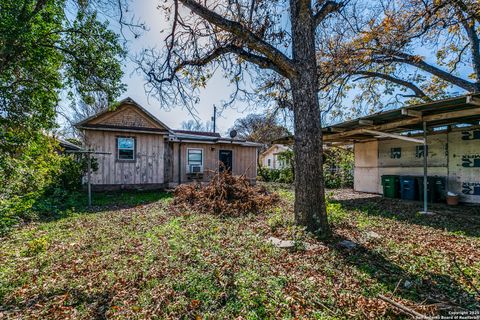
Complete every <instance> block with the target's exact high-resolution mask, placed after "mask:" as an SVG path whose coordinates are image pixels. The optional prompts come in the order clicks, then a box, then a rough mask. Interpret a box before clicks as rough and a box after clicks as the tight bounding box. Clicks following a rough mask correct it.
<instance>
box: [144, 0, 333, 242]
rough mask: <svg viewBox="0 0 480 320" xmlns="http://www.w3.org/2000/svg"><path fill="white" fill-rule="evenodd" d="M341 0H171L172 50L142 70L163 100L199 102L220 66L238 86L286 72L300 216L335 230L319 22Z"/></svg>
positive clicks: (321, 231) (322, 231) (315, 227)
mask: <svg viewBox="0 0 480 320" xmlns="http://www.w3.org/2000/svg"><path fill="white" fill-rule="evenodd" d="M341 7H342V3H341V2H335V1H326V0H318V1H313V2H312V1H311V0H290V1H286V0H269V1H267V0H243V1H242V0H228V1H227V0H212V1H199V0H197V1H196V0H170V1H166V4H165V5H162V6H161V8H162V9H163V11H164V13H165V15H166V17H167V19H168V21H170V32H169V33H168V36H167V37H166V39H165V41H166V50H165V51H163V52H159V51H156V50H153V49H152V50H145V51H144V52H143V54H142V55H141V57H139V59H138V60H139V61H138V62H139V64H140V66H141V67H140V68H141V70H142V71H143V72H144V73H145V76H146V78H147V80H148V82H149V84H150V85H151V87H150V88H151V90H152V92H155V94H156V95H157V97H158V98H159V99H160V100H164V101H169V103H175V104H182V105H187V106H188V107H189V108H194V107H195V102H196V101H197V100H196V99H197V97H196V93H198V88H200V87H203V86H205V85H206V82H207V80H208V79H209V77H210V76H211V75H212V74H213V72H214V71H215V70H217V69H219V68H221V69H222V70H223V71H224V72H225V73H226V76H227V77H229V78H230V79H231V81H232V83H234V84H235V85H236V87H237V90H236V92H235V94H234V96H233V97H232V100H233V99H234V98H235V95H236V94H237V93H238V92H241V91H242V88H240V84H241V82H242V80H243V79H244V77H245V76H246V75H247V74H248V75H249V77H250V78H251V79H257V78H258V77H260V78H262V74H265V73H267V74H271V73H275V74H277V76H280V77H281V78H282V79H286V80H287V82H288V86H289V93H290V94H291V104H292V109H293V115H294V128H295V146H294V147H295V163H296V172H297V176H296V180H295V185H296V188H295V218H296V222H297V223H298V224H300V225H303V226H305V227H306V228H307V229H308V230H309V231H312V232H315V233H316V234H317V235H318V236H320V237H324V236H327V235H328V234H329V233H330V230H329V226H328V222H327V215H326V206H325V196H324V182H323V172H322V154H323V147H322V130H321V123H320V107H319V101H318V94H317V91H318V74H317V72H316V70H317V60H316V47H315V42H316V37H317V30H318V29H321V28H322V24H323V23H324V21H326V19H327V18H328V17H329V16H330V15H331V14H332V13H334V12H338V11H339V10H340V9H341Z"/></svg>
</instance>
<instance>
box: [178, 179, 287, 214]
mask: <svg viewBox="0 0 480 320" xmlns="http://www.w3.org/2000/svg"><path fill="white" fill-rule="evenodd" d="M278 200H279V198H278V195H277V194H275V193H270V192H268V191H267V189H266V188H264V187H257V186H252V185H251V184H250V183H249V182H248V181H247V179H245V177H243V176H240V177H236V176H233V175H231V174H229V173H228V172H221V173H218V172H217V173H215V175H214V176H213V178H212V179H211V181H210V182H208V184H206V185H201V184H185V185H180V186H178V187H177V188H176V189H175V193H174V201H173V205H174V206H177V207H180V208H184V209H193V210H195V211H197V212H203V213H212V214H215V215H219V216H241V215H245V214H248V213H260V212H261V211H263V210H265V209H267V208H269V207H271V206H273V205H274V204H275V203H276V202H277V201H278Z"/></svg>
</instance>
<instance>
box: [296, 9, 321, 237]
mask: <svg viewBox="0 0 480 320" xmlns="http://www.w3.org/2000/svg"><path fill="white" fill-rule="evenodd" d="M290 8H291V21H292V42H293V61H294V64H295V69H296V71H297V73H296V75H295V76H294V77H292V78H290V85H291V89H292V96H293V104H294V124H295V145H294V151H295V172H296V175H295V220H296V222H297V224H299V225H303V226H305V227H306V228H307V230H308V231H311V232H314V233H316V234H317V236H319V237H321V238H325V237H328V236H329V235H330V229H329V227H328V221H327V213H326V205H325V189H324V182H323V163H322V162H323V161H322V155H323V146H322V128H321V124H320V107H319V103H318V95H317V82H318V79H317V73H316V70H317V66H316V57H315V26H314V20H313V14H312V11H311V1H308V0H290Z"/></svg>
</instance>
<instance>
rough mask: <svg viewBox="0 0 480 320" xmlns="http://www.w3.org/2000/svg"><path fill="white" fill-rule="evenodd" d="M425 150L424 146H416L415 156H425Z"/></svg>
mask: <svg viewBox="0 0 480 320" xmlns="http://www.w3.org/2000/svg"><path fill="white" fill-rule="evenodd" d="M424 155H425V152H424V151H423V146H416V147H415V157H416V158H423V157H424ZM427 156H428V146H427Z"/></svg>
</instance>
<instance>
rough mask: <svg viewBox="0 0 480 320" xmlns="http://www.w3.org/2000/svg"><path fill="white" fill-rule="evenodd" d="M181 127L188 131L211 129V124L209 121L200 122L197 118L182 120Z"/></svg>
mask: <svg viewBox="0 0 480 320" xmlns="http://www.w3.org/2000/svg"><path fill="white" fill-rule="evenodd" d="M182 129H183V130H189V131H205V132H206V131H211V129H212V125H211V124H210V121H207V122H206V123H202V122H200V121H197V120H192V119H191V120H188V121H183V122H182Z"/></svg>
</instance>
